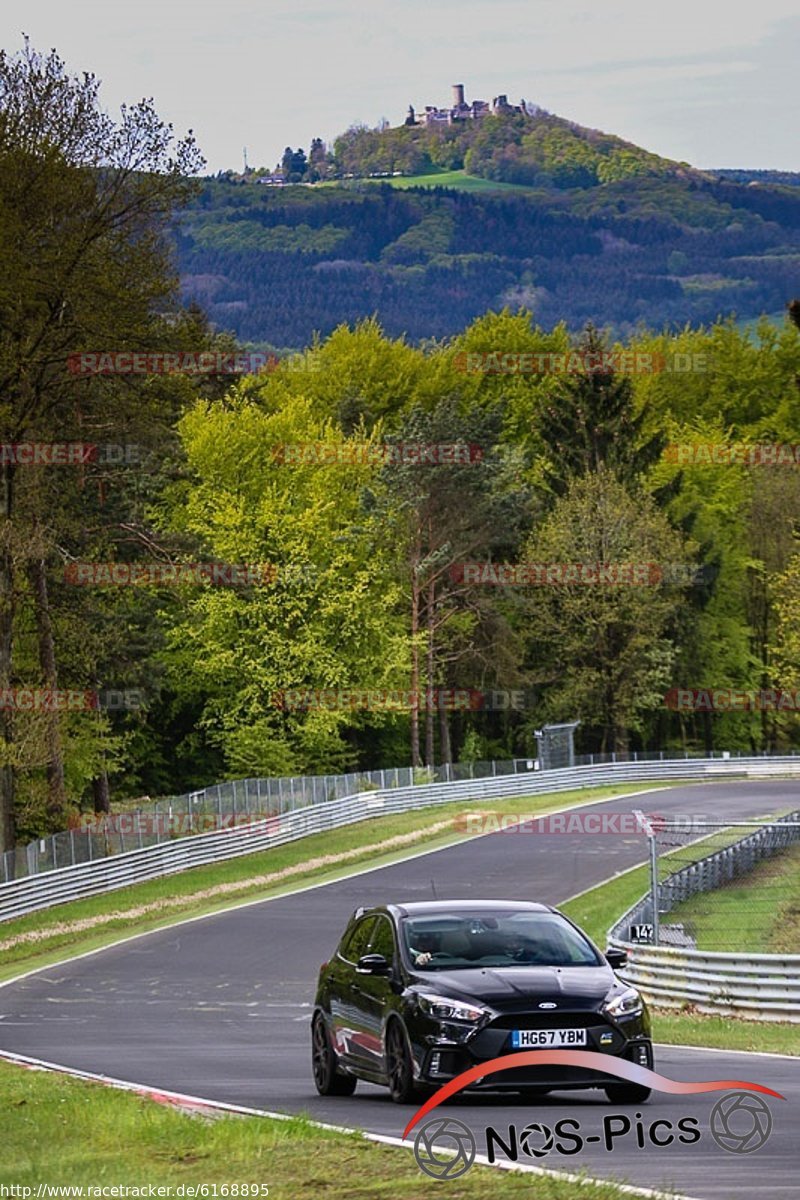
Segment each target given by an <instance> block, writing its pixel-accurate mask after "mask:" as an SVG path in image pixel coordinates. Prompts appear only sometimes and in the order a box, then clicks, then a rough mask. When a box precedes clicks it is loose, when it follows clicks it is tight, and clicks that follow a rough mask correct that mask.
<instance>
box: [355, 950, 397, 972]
mask: <svg viewBox="0 0 800 1200" xmlns="http://www.w3.org/2000/svg"><path fill="white" fill-rule="evenodd" d="M356 970H357V971H358V973H359V975H391V973H392V964H391V963H390V962H389V961H388V959H386V958H385V957H384V956H383V955H382V954H362V956H361V958H360V959H359V960H358V963H357V964H356Z"/></svg>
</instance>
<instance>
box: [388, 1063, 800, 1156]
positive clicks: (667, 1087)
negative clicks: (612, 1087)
mask: <svg viewBox="0 0 800 1200" xmlns="http://www.w3.org/2000/svg"><path fill="white" fill-rule="evenodd" d="M551 1063H556V1064H558V1065H561V1066H568V1067H584V1068H585V1069H588V1070H590V1071H602V1073H603V1074H604V1075H616V1076H618V1077H619V1078H620V1079H627V1080H629V1081H630V1082H631V1083H637V1084H640V1085H641V1086H643V1087H649V1088H654V1089H655V1090H656V1091H658V1092H671V1093H672V1094H673V1095H677V1096H688V1095H694V1094H695V1093H697V1092H727V1091H731V1090H733V1089H734V1088H739V1089H740V1090H741V1091H744V1092H763V1093H764V1094H765V1095H767V1096H776V1097H777V1099H778V1100H785V1099H786V1097H785V1096H782V1095H781V1093H780V1092H774V1091H773V1090H772V1088H768V1087H764V1086H763V1085H762V1084H760V1083H748V1082H747V1080H744V1079H710V1080H707V1081H706V1082H705V1083H681V1082H680V1080H677V1079H670V1078H669V1077H668V1076H667V1075H659V1074H658V1072H657V1071H651V1070H650V1069H649V1068H648V1067H640V1066H639V1065H638V1063H632V1062H627V1061H626V1060H625V1059H623V1058H614V1057H612V1055H610V1054H598V1053H596V1052H595V1051H593V1050H521V1051H520V1052H519V1053H518V1054H504V1055H503V1057H502V1058H490V1059H489V1061H488V1062H485V1063H480V1064H479V1065H478V1066H477V1067H470V1068H469V1070H468V1071H462V1073H461V1074H460V1075H456V1077H455V1079H451V1080H450V1082H449V1083H445V1084H444V1085H443V1086H442V1087H440V1088H439V1089H438V1091H436V1092H434V1094H433V1095H432V1096H431V1098H430V1100H426V1101H425V1103H424V1104H423V1105H422V1107H421V1108H418V1109H417V1111H416V1112H415V1113H414V1116H413V1117H412V1118H411V1120H410V1121H409V1122H408V1124H407V1125H406V1127H405V1129H404V1130H403V1137H404V1138H407V1137H408V1135H409V1133H410V1132H411V1130H412V1129H413V1128H414V1126H415V1125H416V1124H418V1122H419V1121H421V1120H422V1118H423V1117H425V1116H427V1115H428V1113H429V1112H432V1111H433V1109H434V1108H437V1107H438V1106H439V1105H440V1104H441V1103H442V1102H443V1101H444V1100H449V1099H450V1097H451V1096H455V1095H456V1094H457V1093H458V1092H460V1091H462V1090H463V1089H464V1088H465V1087H467V1086H468V1085H469V1084H470V1083H474V1082H475V1080H476V1079H481V1078H482V1077H483V1076H485V1075H494V1074H499V1072H500V1071H511V1070H513V1069H514V1067H538V1066H546V1065H548V1064H551Z"/></svg>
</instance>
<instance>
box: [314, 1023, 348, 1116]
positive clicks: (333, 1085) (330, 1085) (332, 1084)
mask: <svg viewBox="0 0 800 1200" xmlns="http://www.w3.org/2000/svg"><path fill="white" fill-rule="evenodd" d="M338 1061H339V1060H338V1059H337V1057H336V1054H335V1052H334V1049H333V1046H332V1045H331V1039H330V1035H329V1034H328V1026H327V1025H326V1024H325V1018H324V1017H323V1016H322V1014H321V1013H317V1015H316V1016H315V1017H314V1020H313V1023H312V1025H311V1069H312V1071H313V1073H314V1084H315V1086H316V1089H317V1091H318V1092H319V1094H320V1096H352V1094H353V1092H354V1091H355V1090H356V1077H355V1075H341V1074H340V1073H339V1070H338Z"/></svg>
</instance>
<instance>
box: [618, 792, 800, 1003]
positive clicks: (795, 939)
mask: <svg viewBox="0 0 800 1200" xmlns="http://www.w3.org/2000/svg"><path fill="white" fill-rule="evenodd" d="M642 825H643V828H644V829H645V831H646V833H647V836H648V841H649V848H650V856H649V857H650V890H649V891H648V893H647V894H646V895H645V896H643V897H642V898H641V899H640V900H639V901H638V902H637V903H636V904H635V905H634V906H633V907H632V908H631V909H629V910H628V912H626V913H625V914H624V915H623V916H622V917H621V918H620V919H619V921H617V922H616V924H615V925H614V927H613V928H612V929H611V931H610V934H609V941H610V944H611V945H613V946H616V947H617V948H620V949H624V950H625V951H626V952H627V954H628V963H627V965H626V966H625V967H624V968H623V969H622V971H621V972H620V974H621V976H622V977H623V978H624V979H625V980H626V981H628V982H629V983H631V984H633V985H635V986H636V987H638V988H639V989H640V990H641V991H642V992H643V994H644V995H645V996H646V998H647V999H648V1000H650V1001H652V1002H654V1003H656V1004H660V1005H663V1006H666V1007H676V1006H677V1007H680V1006H693V1007H695V1008H697V1010H698V1011H700V1012H707V1013H726V1014H727V1013H735V1014H737V1015H741V1016H745V1017H751V1018H754V1019H758V1020H778V1021H792V1022H800V953H797V952H796V951H797V949H798V943H799V942H800V921H799V920H798V915H799V914H800V810H797V811H794V812H790V813H787V814H785V815H784V816H782V817H779V818H776V819H775V820H769V821H764V820H762V821H741V822H733V823H732V822H730V821H728V822H727V823H726V822H723V821H719V820H716V821H715V820H709V819H707V818H706V819H704V818H702V817H697V816H688V817H685V818H682V819H670V820H653V818H652V817H651V818H650V819H649V820H648V819H645V818H642Z"/></svg>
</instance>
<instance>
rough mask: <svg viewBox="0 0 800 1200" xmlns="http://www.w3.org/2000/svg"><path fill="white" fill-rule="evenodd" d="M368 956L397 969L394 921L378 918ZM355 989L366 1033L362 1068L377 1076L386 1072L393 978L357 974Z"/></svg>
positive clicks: (381, 916) (383, 917)
mask: <svg viewBox="0 0 800 1200" xmlns="http://www.w3.org/2000/svg"><path fill="white" fill-rule="evenodd" d="M366 953H367V954H382V955H383V957H384V958H385V959H386V961H387V962H388V963H390V964H391V965H392V968H393V969H394V967H395V965H396V962H397V945H396V943H395V936H394V930H393V928H392V922H391V921H390V920H389V918H388V917H385V916H383V915H379V916H378V917H377V918H376V921H375V925H374V928H373V930H372V933H371V936H370V943H369V949H368V950H367V951H366ZM354 990H355V992H356V994H357V1004H358V1007H359V1010H360V1013H361V1021H360V1025H361V1027H362V1029H363V1030H364V1037H363V1040H362V1042H361V1047H362V1050H363V1054H364V1058H363V1066H364V1068H365V1069H366V1070H368V1071H369V1072H371V1073H375V1074H383V1073H384V1062H383V1026H384V1022H385V1020H386V1013H387V1011H388V1009H389V1005H390V1002H391V999H392V996H393V994H394V993H393V990H392V977H391V976H386V975H362V974H359V973H358V972H356V982H355V985H354Z"/></svg>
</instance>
